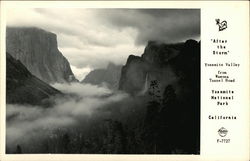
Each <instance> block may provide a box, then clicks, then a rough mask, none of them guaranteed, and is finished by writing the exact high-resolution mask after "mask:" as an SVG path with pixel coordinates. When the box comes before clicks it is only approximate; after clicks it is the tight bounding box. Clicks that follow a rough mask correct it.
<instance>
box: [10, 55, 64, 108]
mask: <svg viewBox="0 0 250 161" xmlns="http://www.w3.org/2000/svg"><path fill="white" fill-rule="evenodd" d="M6 69H7V71H6V102H7V104H31V105H45V104H46V103H48V102H46V101H48V99H49V97H51V96H55V95H58V94H61V92H60V91H58V90H56V89H55V88H53V87H51V86H50V85H48V84H46V83H45V82H43V81H41V80H40V79H38V78H37V77H35V76H33V75H32V74H31V73H30V72H29V71H28V69H27V68H26V67H25V66H24V65H23V64H22V63H21V62H20V61H19V60H16V59H15V58H13V57H12V56H11V55H10V54H9V53H6Z"/></svg>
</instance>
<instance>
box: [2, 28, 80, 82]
mask: <svg viewBox="0 0 250 161" xmlns="http://www.w3.org/2000/svg"><path fill="white" fill-rule="evenodd" d="M6 51H7V52H8V53H10V54H11V55H12V56H13V57H14V58H15V59H17V60H20V61H21V62H22V64H23V65H24V66H25V67H26V68H27V69H28V70H29V71H30V72H31V73H32V74H33V75H35V76H36V77H38V78H39V79H41V80H43V81H44V82H46V83H56V82H59V83H64V82H71V81H76V79H75V76H74V74H73V73H72V71H71V68H70V64H69V62H68V60H67V59H66V58H65V57H64V56H63V55H62V53H61V52H60V51H59V50H58V48H57V39H56V34H54V33H51V32H47V31H45V30H42V29H39V28H32V27H27V28H24V27H7V29H6Z"/></svg>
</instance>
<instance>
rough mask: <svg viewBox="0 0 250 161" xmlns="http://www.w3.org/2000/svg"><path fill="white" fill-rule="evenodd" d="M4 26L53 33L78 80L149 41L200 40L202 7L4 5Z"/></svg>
mask: <svg viewBox="0 0 250 161" xmlns="http://www.w3.org/2000/svg"><path fill="white" fill-rule="evenodd" d="M7 25H8V26H26V27H27V26H28V27H39V28H42V29H44V30H47V31H50V32H53V33H55V34H57V40H58V47H59V50H60V51H61V52H62V54H63V55H64V56H65V57H66V58H67V59H68V60H69V62H70V64H71V67H72V70H73V72H74V73H75V75H76V77H77V78H78V79H79V80H82V78H83V77H84V76H85V75H86V74H87V73H88V72H89V71H90V70H93V69H96V68H104V67H106V65H107V63H108V62H113V63H116V64H125V63H126V59H127V57H128V55H130V54H134V55H141V54H142V53H143V50H144V48H145V45H146V44H147V42H148V41H149V40H158V41H163V42H166V43H174V42H181V41H185V40H186V39H190V38H193V39H196V40H200V11H199V10H190V9H179V10H177V9H80V8H79V9H75V8H74V9H72V8H68V9H67V8H64V9H62V8H61V9H60V8H20V9H17V8H15V9H8V10H7Z"/></svg>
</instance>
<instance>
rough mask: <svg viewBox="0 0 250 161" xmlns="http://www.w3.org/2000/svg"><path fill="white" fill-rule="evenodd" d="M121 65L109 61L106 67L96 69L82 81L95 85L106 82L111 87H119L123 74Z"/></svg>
mask: <svg viewBox="0 0 250 161" xmlns="http://www.w3.org/2000/svg"><path fill="white" fill-rule="evenodd" d="M121 68H122V66H121V65H115V64H113V63H109V64H108V66H107V68H106V69H95V70H93V71H91V72H90V73H89V74H88V75H86V77H85V78H84V79H83V80H82V83H90V84H93V85H102V84H105V85H107V86H108V87H109V88H111V89H118V86H119V80H120V75H121Z"/></svg>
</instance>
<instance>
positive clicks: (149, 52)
mask: <svg viewBox="0 0 250 161" xmlns="http://www.w3.org/2000/svg"><path fill="white" fill-rule="evenodd" d="M199 54H200V47H199V43H198V42H196V41H195V40H188V41H186V42H185V43H178V44H165V43H161V42H156V41H149V42H148V44H147V46H146V48H145V50H144V53H143V54H142V56H141V57H139V56H134V55H130V56H129V57H128V59H127V62H126V64H125V65H124V66H123V67H122V72H121V78H120V82H119V89H120V90H123V91H126V92H128V93H130V94H140V93H145V92H146V91H147V90H148V89H149V86H150V82H151V81H153V80H157V82H158V84H159V88H160V89H161V91H162V92H163V90H164V88H165V87H166V86H167V85H174V86H176V87H177V92H178V90H179V88H178V86H177V84H178V83H180V80H182V79H184V77H185V79H186V81H189V78H193V75H192V73H193V72H196V71H197V70H198V69H197V68H198V67H197V65H199V58H200V55H199ZM190 75H192V76H190Z"/></svg>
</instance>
